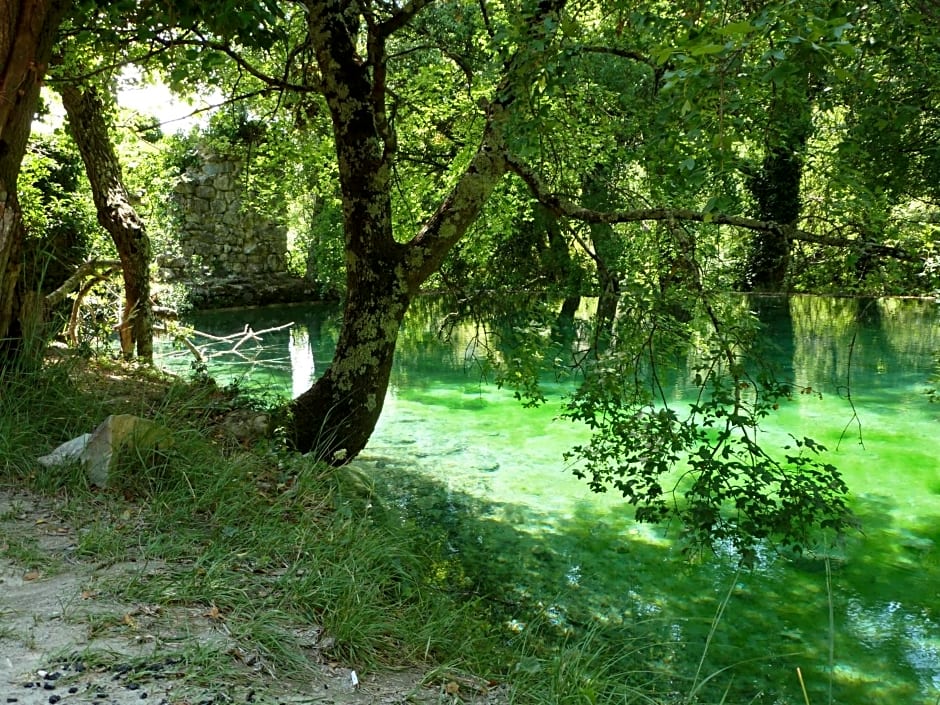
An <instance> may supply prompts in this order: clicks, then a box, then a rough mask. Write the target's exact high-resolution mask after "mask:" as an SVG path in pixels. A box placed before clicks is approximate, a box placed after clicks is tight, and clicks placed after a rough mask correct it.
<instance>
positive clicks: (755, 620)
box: [165, 297, 940, 705]
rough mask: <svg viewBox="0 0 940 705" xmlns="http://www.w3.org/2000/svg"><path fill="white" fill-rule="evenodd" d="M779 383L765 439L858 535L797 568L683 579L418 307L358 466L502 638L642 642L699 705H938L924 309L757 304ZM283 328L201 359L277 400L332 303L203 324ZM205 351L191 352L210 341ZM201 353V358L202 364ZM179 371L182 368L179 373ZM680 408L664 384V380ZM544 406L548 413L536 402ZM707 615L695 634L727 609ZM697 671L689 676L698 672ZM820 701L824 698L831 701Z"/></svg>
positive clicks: (533, 417) (290, 387)
mask: <svg viewBox="0 0 940 705" xmlns="http://www.w3.org/2000/svg"><path fill="white" fill-rule="evenodd" d="M750 305H751V306H752V307H753V308H755V309H756V310H757V311H758V312H759V314H760V317H761V320H762V321H763V322H764V323H765V324H766V326H767V329H766V337H767V339H768V340H770V341H773V343H774V347H775V348H776V355H777V362H778V365H779V367H780V369H781V374H782V376H783V377H784V378H787V379H791V380H793V382H794V383H795V384H796V385H797V386H798V388H800V389H801V390H803V391H806V392H807V393H805V394H796V395H794V399H793V400H792V401H789V402H786V403H784V404H782V405H781V408H780V411H779V413H778V415H777V416H775V417H774V418H773V419H772V421H771V422H770V423H768V424H767V429H766V431H765V434H766V437H767V439H768V440H771V441H775V440H776V441H779V442H783V441H785V439H786V437H787V434H793V435H796V436H803V435H809V436H812V437H813V438H815V439H816V440H818V441H821V442H823V443H824V444H825V445H826V446H827V447H828V448H829V453H828V456H829V458H828V460H829V461H830V462H832V463H834V464H835V465H837V466H838V467H839V468H840V469H841V470H842V472H843V473H844V475H845V477H846V480H847V482H848V484H849V486H850V488H851V491H852V504H853V508H854V510H855V512H856V513H857V515H858V517H859V519H860V522H861V530H860V531H859V532H856V533H852V534H851V535H849V536H848V537H846V538H845V540H844V541H842V542H839V543H838V544H836V545H831V546H820V547H819V551H818V552H817V553H814V554H809V555H805V556H803V557H800V558H782V557H778V556H775V555H774V554H773V553H772V552H771V551H766V552H763V553H762V554H761V555H760V557H759V558H760V559H759V561H758V563H757V565H756V566H755V567H754V568H751V569H748V570H738V568H737V563H736V560H735V556H733V555H731V553H730V551H726V550H724V549H723V548H722V547H721V546H719V547H717V548H718V550H717V553H716V555H715V556H710V557H708V558H706V559H702V560H700V561H696V562H694V563H689V562H687V561H686V560H685V559H684V558H683V556H681V555H680V554H679V552H678V550H677V549H676V548H675V547H674V546H673V543H672V542H671V540H670V538H669V536H670V531H669V530H668V527H667V528H666V529H663V528H660V527H649V526H645V525H637V524H636V523H634V522H633V520H632V512H631V511H630V509H629V508H628V507H626V506H624V504H623V502H622V501H620V500H619V499H618V497H617V496H615V495H613V494H603V495H597V494H593V493H591V492H590V491H589V490H588V489H587V487H586V486H585V484H584V483H582V482H581V481H579V480H577V479H576V478H575V477H574V476H573V475H572V474H571V473H570V470H569V469H568V468H566V466H565V463H564V461H563V459H562V454H563V452H564V451H565V450H566V449H568V448H570V447H571V445H573V444H574V443H577V442H579V441H583V440H584V437H585V435H584V431H583V429H580V428H578V427H577V426H575V425H573V424H571V423H569V422H565V421H562V420H558V419H557V415H558V412H559V408H560V407H559V404H558V400H559V399H560V397H561V395H563V394H564V393H565V392H566V387H565V386H564V385H563V384H560V383H559V384H553V383H551V382H549V384H548V386H547V391H548V396H549V398H550V403H549V404H546V405H544V406H542V407H540V408H536V409H524V408H522V407H521V405H520V404H519V402H518V401H516V400H515V399H514V398H513V396H512V394H511V393H510V392H508V391H505V390H499V389H497V388H496V387H495V386H493V385H492V384H487V383H486V382H485V381H484V380H481V375H480V368H479V356H478V352H479V350H478V349H477V348H476V347H475V338H474V336H473V333H474V331H473V330H471V329H469V328H458V329H455V330H454V331H453V332H452V335H451V337H450V339H449V340H448V341H447V342H446V343H445V342H444V341H442V340H441V339H440V337H439V336H438V335H437V330H438V328H439V326H440V323H441V321H440V317H441V310H440V309H439V307H437V306H435V304H434V302H431V301H428V302H424V301H419V302H417V303H416V305H415V310H414V312H413V315H412V316H411V318H410V319H409V321H408V322H407V323H406V327H405V329H404V331H403V335H402V340H401V344H400V346H399V353H398V356H397V358H396V365H395V370H394V372H393V378H392V384H391V388H390V390H389V394H388V397H387V400H386V405H385V410H384V413H383V416H382V419H381V420H380V423H379V426H378V428H377V429H376V433H375V435H374V436H373V439H372V440H371V442H370V444H369V446H368V447H367V448H366V451H365V452H364V453H363V454H362V456H360V458H358V459H357V460H356V465H357V466H358V467H360V468H362V469H364V470H366V471H368V472H370V473H372V474H373V475H374V476H375V477H376V478H378V479H379V480H380V481H383V482H387V483H388V485H389V487H390V491H392V492H394V493H395V495H396V496H397V497H399V500H400V503H401V506H402V508H403V510H404V511H408V512H410V513H413V514H414V515H416V516H418V517H419V518H420V519H421V520H423V521H427V522H429V523H434V524H437V525H444V526H445V527H446V529H447V532H448V536H449V540H450V542H451V544H452V545H451V548H452V550H453V551H454V552H455V554H458V555H461V556H462V557H463V559H464V560H465V562H466V563H467V564H469V565H474V566H476V569H477V570H479V572H480V575H481V577H480V579H479V580H480V584H481V589H486V590H489V591H492V592H493V593H498V594H500V595H502V597H503V598H504V601H505V602H506V603H507V604H508V605H510V607H508V608H507V609H509V610H510V611H511V610H512V607H511V605H518V616H517V617H518V618H517V619H515V621H514V620H513V619H508V620H507V629H508V630H512V629H521V628H522V627H523V626H525V624H524V623H525V622H526V620H530V619H531V618H532V617H531V615H532V614H533V611H540V612H541V613H542V616H543V618H544V619H545V620H547V621H548V622H550V623H552V624H554V625H555V626H556V628H557V629H559V630H566V629H570V630H573V631H575V630H578V629H581V628H584V627H585V626H588V625H590V626H592V627H594V628H596V629H599V630H601V631H603V632H605V633H607V634H609V635H611V636H612V637H613V638H623V639H628V638H630V635H632V634H636V633H638V632H643V633H645V634H647V635H653V636H655V638H656V639H657V641H658V643H659V645H660V646H659V647H658V649H657V651H656V654H655V655H651V656H650V658H651V659H654V660H657V661H661V662H662V663H661V665H662V666H663V667H664V668H668V669H669V670H671V671H673V672H679V673H683V674H687V675H688V678H689V680H688V681H686V682H684V683H676V684H675V688H676V690H678V691H681V692H689V690H690V687H692V686H691V685H690V684H694V682H696V681H695V678H696V676H695V674H696V671H697V670H698V669H699V663H700V661H701V670H700V673H699V676H698V678H697V680H698V681H701V680H702V678H704V677H706V676H707V675H708V674H711V673H715V672H716V671H719V670H721V669H728V670H726V671H722V672H721V673H719V674H718V675H717V676H716V677H715V678H714V679H713V680H712V681H711V682H710V685H714V687H715V690H714V691H706V692H710V693H712V697H713V701H717V700H719V699H720V697H721V693H723V692H724V689H725V688H730V691H729V693H730V695H729V698H730V699H729V700H728V701H727V702H751V701H752V699H753V702H768V703H781V704H782V703H803V702H804V698H803V694H802V690H801V688H800V684H799V680H798V678H797V673H796V669H797V668H799V669H800V672H801V674H802V678H803V680H804V681H805V683H806V687H807V690H808V692H809V696H810V701H811V702H812V703H825V702H830V701H831V702H834V703H849V704H854V703H874V702H878V703H918V704H919V703H925V704H926V703H931V704H932V705H933V704H935V703H937V702H938V699H940V433H938V429H940V405H938V404H930V403H929V402H928V400H927V397H926V395H925V394H924V389H925V388H926V387H927V386H928V383H929V378H930V375H931V373H932V372H933V369H934V367H933V361H934V358H933V355H934V352H935V351H936V350H940V325H938V317H937V306H936V305H935V304H932V303H926V302H916V301H901V300H879V301H860V300H854V299H828V298H814V297H795V298H791V299H784V298H768V299H753V300H752V301H751V302H750ZM289 322H293V323H294V325H293V326H292V327H291V328H290V329H289V330H287V329H284V330H280V331H274V332H270V333H266V334H263V335H262V336H261V340H260V341H257V340H253V339H251V337H250V336H249V337H248V338H247V339H245V340H243V341H242V342H241V345H239V346H238V348H237V350H236V351H235V352H234V353H230V352H226V351H227V350H228V349H230V348H232V347H234V345H235V343H236V342H238V341H239V340H242V338H245V336H244V335H240V336H238V337H237V338H235V339H233V340H232V341H229V342H227V343H224V344H218V343H217V344H215V345H214V346H213V348H214V350H215V352H216V353H218V354H217V356H215V357H212V358H211V359H210V360H209V368H210V371H211V372H212V373H213V374H215V375H217V376H218V377H219V378H220V379H221V380H222V381H225V382H230V381H232V380H237V381H238V382H239V383H240V384H243V385H248V386H251V387H253V388H254V389H262V390H265V391H268V392H272V393H279V394H285V395H286V394H296V393H299V392H301V391H303V390H304V389H306V388H307V387H308V386H309V384H310V383H311V381H312V380H313V379H315V378H316V376H317V374H319V373H321V372H322V371H323V369H325V367H326V365H328V364H329V361H330V358H331V355H332V350H333V347H334V345H335V341H336V338H337V335H338V331H339V312H338V310H337V309H336V308H335V307H332V306H312V307H308V306H304V307H279V308H268V309H252V310H241V311H230V312H215V313H212V314H211V315H203V316H198V317H196V318H195V319H194V320H193V324H194V325H195V326H196V327H197V328H199V329H200V330H203V331H205V332H209V333H213V334H215V335H217V336H219V335H228V334H234V333H238V332H241V331H243V329H244V326H245V324H249V325H250V326H251V328H252V329H253V330H254V331H259V330H263V329H265V328H270V327H273V326H280V325H283V324H286V323H289ZM208 340H209V339H207V338H203V339H196V342H205V341H208ZM213 354H215V353H213ZM165 360H166V363H165V364H168V365H171V366H173V367H175V368H176V369H180V368H185V367H186V366H187V365H188V359H187V358H186V357H185V353H184V354H182V355H180V356H179V357H178V358H176V359H175V360H174V359H172V356H169V357H167V358H165ZM677 385H678V387H679V388H680V389H679V390H678V391H677V393H678V394H681V386H682V382H681V379H680V380H679V381H678V382H677ZM552 402H553V403H552ZM726 596H727V597H728V599H727V606H726V609H725V611H724V613H723V615H722V619H721V621H720V623H719V624H718V627H717V629H716V630H715V631H714V634H713V635H712V637H711V639H710V641H709V643H708V648H707V650H706V648H705V642H706V638H707V636H708V634H709V630H710V628H711V624H712V620H713V617H714V615H715V614H716V611H717V610H718V609H719V606H720V604H721V603H722V601H723V600H724V599H725V598H726ZM703 653H704V658H702V655H703ZM830 699H831V700H830Z"/></svg>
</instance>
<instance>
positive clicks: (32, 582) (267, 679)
mask: <svg viewBox="0 0 940 705" xmlns="http://www.w3.org/2000/svg"><path fill="white" fill-rule="evenodd" d="M76 538H77V535H76V532H75V529H74V528H73V527H71V526H69V525H68V524H66V523H65V522H63V521H62V520H61V519H60V518H58V517H57V514H56V511H55V505H54V504H53V503H52V502H51V501H48V500H44V499H38V498H36V497H33V496H30V495H28V494H25V493H12V492H8V491H3V490H0V705H4V704H7V705H56V704H57V703H61V704H62V705H78V704H86V703H87V704H92V703H94V704H95V705H130V704H131V703H134V704H135V705H141V704H142V703H143V704H146V703H153V704H154V705H214V704H216V703H218V704H220V705H221V704H222V703H225V704H231V703H257V704H259V705H274V704H276V703H282V704H284V705H291V704H293V703H324V704H328V703H335V704H336V705H365V704H366V703H418V704H422V703H454V702H458V701H459V702H464V703H497V702H499V701H500V700H501V699H502V698H501V697H500V696H499V693H497V692H494V691H490V692H486V691H485V690H484V689H478V688H473V687H467V684H464V685H463V686H462V685H461V684H460V683H459V682H457V681H450V682H448V681H447V680H446V679H445V680H444V681H443V682H439V683H438V684H437V685H434V686H425V685H423V684H422V681H423V680H424V677H423V674H422V673H419V672H415V671H413V670H407V671H401V672H397V673H384V674H371V675H362V676H360V675H358V674H355V673H354V672H353V671H351V670H350V669H348V668H345V667H343V666H341V665H338V664H332V663H322V662H318V660H317V659H315V658H314V656H312V657H311V669H310V677H309V680H307V681H306V682H304V683H297V682H284V681H282V680H279V679H278V678H277V677H276V676H275V675H274V674H271V673H269V672H267V671H266V669H265V668H264V665H263V664H262V663H260V662H259V660H258V659H254V658H252V657H251V655H250V654H245V653H243V652H242V651H241V650H240V649H239V647H238V645H237V644H236V643H235V641H234V640H233V639H231V638H230V637H229V635H228V634H227V633H226V630H225V625H224V623H219V622H214V621H213V619H212V615H211V614H206V613H205V611H204V610H198V609H190V608H172V609H167V608H163V607H160V606H157V605H146V604H122V603H120V602H114V601H111V600H109V599H106V598H104V597H102V596H101V595H99V591H98V587H99V585H101V583H102V582H103V581H105V580H108V579H111V578H113V577H114V576H115V574H117V573H121V572H124V573H133V574H135V575H139V576H141V579H146V575H147V572H148V571H152V570H154V569H155V567H154V566H141V565H138V564H136V563H129V564H120V565H97V564H94V563H91V562H88V561H86V560H82V559H81V558H80V557H79V556H77V555H76V551H75V549H76ZM156 569H159V567H156ZM194 643H198V645H199V646H200V647H201V650H203V651H208V652H215V653H221V654H225V655H228V656H229V657H230V662H231V668H232V670H231V672H230V673H231V677H229V676H222V677H218V676H217V677H215V678H214V679H213V677H212V676H209V679H210V680H209V681H208V682H210V683H211V685H208V686H207V685H205V683H206V682H207V681H206V674H205V673H200V672H199V668H200V667H199V665H198V664H193V663H187V662H186V660H185V658H184V647H185V646H187V645H188V646H192V645H193V644H194ZM223 680H224V681H226V682H220V681H223ZM200 683H202V685H200ZM471 685H472V684H471Z"/></svg>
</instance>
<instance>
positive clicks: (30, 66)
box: [0, 0, 71, 360]
mask: <svg viewBox="0 0 940 705" xmlns="http://www.w3.org/2000/svg"><path fill="white" fill-rule="evenodd" d="M70 5H71V3H70V2H68V1H67V0H19V1H18V2H15V1H10V0H4V1H3V2H0V359H3V360H9V359H11V358H12V357H14V356H15V355H17V354H18V353H19V352H21V351H22V347H23V343H24V341H25V342H29V341H28V336H29V335H30V332H31V331H30V328H31V325H30V321H31V320H35V318H36V316H37V315H39V316H41V312H40V311H30V310H27V309H28V308H29V306H28V305H27V301H28V300H33V301H35V300H36V297H27V296H26V292H23V291H22V290H21V287H20V286H19V284H20V281H19V280H20V273H21V268H22V254H23V241H24V238H25V236H26V233H25V229H24V227H23V219H22V213H21V211H20V205H19V200H18V198H17V191H16V180H17V178H18V176H19V173H20V166H21V164H22V162H23V155H24V154H25V152H26V142H27V140H28V139H29V133H30V128H31V126H32V121H33V116H34V114H35V112H36V107H37V105H38V102H39V88H40V86H41V84H42V78H43V76H44V75H45V72H46V67H47V66H48V64H49V59H50V57H51V55H52V46H53V42H54V39H55V32H56V30H57V29H58V27H59V23H60V22H61V21H62V18H63V17H64V15H65V12H66V10H67V9H68V8H69V6H70Z"/></svg>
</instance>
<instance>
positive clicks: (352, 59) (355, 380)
mask: <svg viewBox="0 0 940 705" xmlns="http://www.w3.org/2000/svg"><path fill="white" fill-rule="evenodd" d="M563 4H564V3H563V0H543V2H542V3H541V4H540V5H539V8H538V15H537V16H535V17H533V18H532V24H531V27H532V28H533V29H532V31H533V33H535V34H538V35H539V36H540V37H541V38H542V39H544V38H545V32H546V31H548V30H547V29H546V28H550V27H555V26H557V21H556V22H548V21H543V20H546V19H547V16H548V15H550V14H552V13H556V12H557V10H558V8H559V7H560V6H561V5H563ZM306 5H307V20H308V32H309V36H310V39H311V42H312V44H313V46H314V49H315V53H316V58H317V64H318V66H319V69H320V72H319V73H320V75H319V87H320V90H321V92H322V93H323V96H324V97H325V98H326V102H327V105H328V106H329V110H330V115H331V118H332V122H333V136H334V141H335V144H336V154H337V161H338V164H339V176H340V184H341V190H342V194H343V226H344V235H345V246H346V279H347V291H346V306H345V310H344V316H343V329H342V332H341V333H340V339H339V341H338V343H337V347H336V352H335V354H334V357H333V362H332V363H331V365H330V368H329V369H328V370H327V372H326V373H325V374H324V375H323V377H321V378H320V379H319V380H317V382H316V384H315V385H314V386H313V387H312V388H311V389H310V390H308V391H307V392H305V393H303V394H302V395H300V396H299V397H298V398H297V399H295V400H294V402H293V404H292V407H291V411H292V417H291V420H290V422H289V427H288V438H289V439H290V440H291V441H292V443H293V445H294V447H295V448H296V449H297V450H300V451H302V452H308V451H315V452H316V453H317V454H318V455H319V456H320V457H321V458H322V459H324V460H326V461H328V462H330V463H334V464H341V463H344V462H348V461H349V460H351V459H352V458H354V457H355V456H356V455H357V454H358V453H359V452H360V451H361V450H362V449H363V448H364V447H365V445H366V443H367V442H368V440H369V437H370V436H371V434H372V431H373V430H374V429H375V424H376V422H377V421H378V418H379V414H380V413H381V410H382V405H383V403H384V400H385V393H386V390H387V388H388V380H389V373H390V371H391V366H392V361H393V357H394V353H395V344H396V342H397V340H398V330H399V327H400V325H401V322H402V320H403V319H404V316H405V313H406V312H407V310H408V305H409V303H410V302H411V299H412V297H413V296H414V295H415V294H416V293H417V291H418V289H419V288H420V286H421V284H423V283H424V282H425V281H426V280H427V278H428V277H429V276H431V274H433V273H434V272H436V271H437V270H438V269H439V267H440V265H441V262H442V261H443V260H444V257H445V256H446V255H447V252H448V251H449V250H450V249H451V248H452V247H453V246H454V244H455V243H456V242H457V241H458V240H460V238H462V237H463V236H464V234H465V233H466V232H467V229H468V228H469V227H470V225H471V224H472V223H473V222H474V221H475V220H476V219H477V217H478V216H479V214H480V212H481V210H482V208H483V205H484V204H485V202H486V200H487V199H488V198H489V196H490V194H491V193H492V191H493V189H494V188H495V186H496V184H497V182H498V181H499V180H500V179H501V178H502V176H503V175H504V174H505V173H506V171H507V168H508V164H507V161H506V153H505V146H504V143H503V139H502V126H503V124H504V122H505V120H506V113H507V111H508V109H509V107H510V106H511V105H512V103H513V102H515V100H516V96H517V91H519V90H525V89H526V87H527V86H528V85H530V84H531V80H527V78H528V79H530V78H531V76H526V73H525V72H529V73H531V72H532V71H534V70H537V68H538V66H539V65H540V63H539V62H540V60H544V58H545V52H544V48H542V50H541V51H540V52H538V53H536V54H533V55H525V54H524V53H523V52H520V55H519V56H518V57H516V61H515V62H514V63H513V64H512V65H511V66H510V69H509V75H508V76H507V78H506V80H504V81H503V82H502V83H501V85H500V86H499V88H498V89H497V91H496V92H495V95H496V96H497V97H496V99H495V100H494V101H493V102H492V104H491V105H490V109H489V114H488V119H487V124H486V128H485V130H484V134H483V136H482V140H481V143H480V147H479V149H478V150H477V152H476V154H475V155H474V158H473V159H472V160H471V162H470V164H469V165H468V166H467V167H466V169H464V171H463V172H461V175H460V177H459V178H458V180H457V183H456V184H455V186H454V187H453V189H452V190H451V191H450V193H449V194H448V195H447V196H446V197H445V198H444V200H443V202H442V203H441V205H440V206H439V207H438V209H437V211H436V212H435V213H434V214H433V215H432V216H431V217H430V218H429V219H428V221H427V222H426V223H425V224H424V226H423V227H422V228H421V230H420V231H419V232H418V233H417V234H416V235H415V236H414V237H413V238H411V240H409V241H408V242H407V243H399V242H396V240H395V238H394V236H393V233H392V215H391V214H392V211H391V197H390V196H391V181H390V179H391V165H392V159H393V156H394V153H395V136H394V133H393V130H392V128H391V126H390V125H389V123H388V120H387V117H386V112H385V94H386V86H385V68H386V55H385V40H386V38H387V36H388V33H390V32H392V31H394V28H395V27H397V26H400V25H399V22H406V21H407V15H408V13H409V12H414V11H416V8H418V7H420V3H419V4H416V5H412V4H407V5H405V6H403V7H402V10H401V11H400V13H401V15H400V16H399V17H396V18H395V20H394V21H389V22H387V23H385V24H384V25H380V26H372V27H370V28H369V30H368V38H367V39H366V40H365V42H364V43H363V41H362V38H361V37H360V27H359V25H358V23H357V18H356V17H355V16H354V15H353V14H351V13H350V12H349V7H348V3H346V2H344V1H342V0H327V1H325V2H320V1H317V2H315V1H314V0H308V2H307V3H306ZM363 44H364V45H365V47H366V50H367V52H368V57H367V59H368V60H365V59H364V57H362V56H360V53H359V49H360V47H362V46H363ZM520 87H521V88H520Z"/></svg>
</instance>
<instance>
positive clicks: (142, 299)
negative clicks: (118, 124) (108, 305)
mask: <svg viewBox="0 0 940 705" xmlns="http://www.w3.org/2000/svg"><path fill="white" fill-rule="evenodd" d="M60 94H61V96H62V103H63V104H64V105H65V110H66V113H67V114H68V118H69V128H70V129H71V132H72V137H73V138H74V140H75V144H76V145H77V146H78V151H79V152H80V153H81V155H82V161H84V162H85V171H86V173H87V174H88V181H89V182H90V183H91V191H92V195H93V197H94V201H95V208H96V209H97V212H98V222H99V223H100V224H101V227H103V228H104V229H105V230H107V231H108V233H109V234H110V235H111V239H112V240H114V245H115V247H116V248H117V251H118V256H119V257H120V258H121V265H122V268H123V273H124V313H123V315H122V317H121V322H120V326H119V328H118V331H119V334H120V340H121V352H122V353H123V355H124V358H125V359H128V360H129V359H131V358H133V357H134V348H135V345H136V349H137V355H138V357H140V358H141V359H143V360H147V361H149V360H151V359H152V358H153V313H152V310H151V304H150V238H149V237H148V236H147V228H146V227H145V225H144V221H143V220H142V219H141V217H140V216H139V215H138V214H137V211H136V210H134V207H133V206H132V205H131V202H130V197H129V196H128V193H127V189H126V188H125V186H124V178H123V175H122V173H121V163H120V162H119V161H118V158H117V153H116V152H115V151H114V146H113V145H112V144H111V136H110V134H109V133H108V123H107V120H106V119H105V111H104V104H103V103H102V101H101V98H99V97H98V94H97V92H96V91H95V89H94V88H88V89H86V90H85V91H80V90H79V89H78V88H76V87H75V86H70V85H66V86H63V87H62V88H61V89H60Z"/></svg>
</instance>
